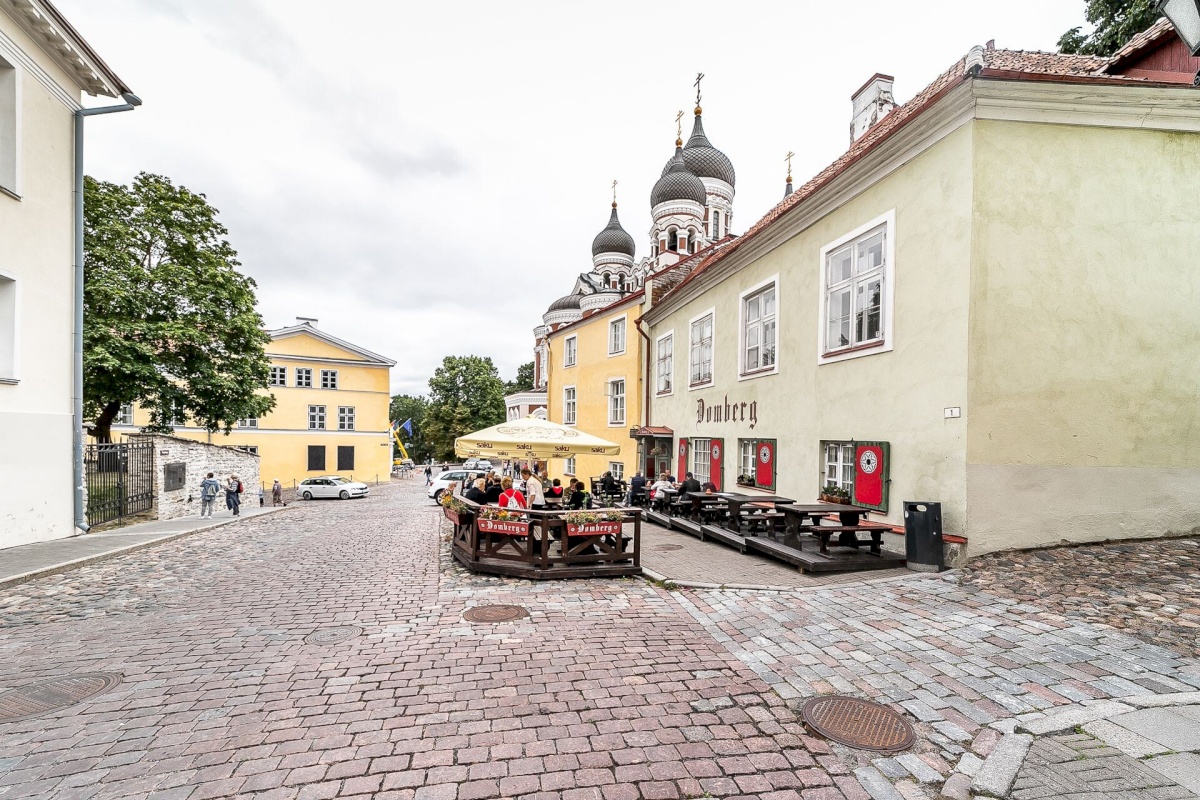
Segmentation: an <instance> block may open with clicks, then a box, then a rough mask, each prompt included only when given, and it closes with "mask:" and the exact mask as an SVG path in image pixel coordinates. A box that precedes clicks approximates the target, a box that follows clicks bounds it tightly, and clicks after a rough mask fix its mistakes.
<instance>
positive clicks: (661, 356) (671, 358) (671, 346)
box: [655, 331, 675, 395]
mask: <svg viewBox="0 0 1200 800" xmlns="http://www.w3.org/2000/svg"><path fill="white" fill-rule="evenodd" d="M655 347H656V348H657V354H656V355H655V365H656V366H655V374H656V376H657V378H656V380H657V383H656V386H657V387H658V389H657V392H656V393H657V394H659V395H668V394H671V392H673V391H674V387H675V333H674V331H672V332H671V333H665V334H663V335H662V336H660V337H658V341H657V342H656V344H655Z"/></svg>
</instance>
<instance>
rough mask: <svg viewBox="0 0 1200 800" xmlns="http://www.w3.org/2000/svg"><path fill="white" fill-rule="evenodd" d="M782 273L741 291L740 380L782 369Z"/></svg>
mask: <svg viewBox="0 0 1200 800" xmlns="http://www.w3.org/2000/svg"><path fill="white" fill-rule="evenodd" d="M778 296H779V276H778V275H775V276H772V277H771V278H770V279H769V280H767V281H765V282H764V283H760V284H758V285H757V286H753V287H751V288H749V289H747V290H746V291H744V292H742V294H741V295H740V297H739V302H740V311H739V315H740V318H741V325H740V328H741V330H740V331H739V333H738V338H739V342H740V349H739V352H738V364H739V366H740V369H739V374H738V380H742V379H744V378H754V377H758V376H759V375H768V374H774V373H776V372H778V371H779V359H778V352H777V345H778V341H779V331H778V326H777V312H778Z"/></svg>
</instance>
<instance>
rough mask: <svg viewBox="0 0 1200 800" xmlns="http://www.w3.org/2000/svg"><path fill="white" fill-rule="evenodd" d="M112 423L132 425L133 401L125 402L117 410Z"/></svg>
mask: <svg viewBox="0 0 1200 800" xmlns="http://www.w3.org/2000/svg"><path fill="white" fill-rule="evenodd" d="M113 424H114V425H132V424H133V403H125V404H124V405H123V406H121V408H120V410H119V411H117V416H116V418H115V419H114V420H113Z"/></svg>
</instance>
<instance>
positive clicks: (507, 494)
mask: <svg viewBox="0 0 1200 800" xmlns="http://www.w3.org/2000/svg"><path fill="white" fill-rule="evenodd" d="M500 485H501V486H502V487H503V489H504V491H502V492H501V493H500V499H499V500H497V501H496V504H497V505H498V506H500V507H501V508H526V507H527V506H526V503H525V495H523V494H521V493H520V492H518V491H517V490H516V489H514V488H513V481H512V478H505V479H504V480H503V481H501V482H500Z"/></svg>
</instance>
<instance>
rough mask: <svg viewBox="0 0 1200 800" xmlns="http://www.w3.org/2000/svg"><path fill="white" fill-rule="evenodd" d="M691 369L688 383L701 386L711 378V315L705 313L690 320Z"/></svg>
mask: <svg viewBox="0 0 1200 800" xmlns="http://www.w3.org/2000/svg"><path fill="white" fill-rule="evenodd" d="M690 364H691V370H690V377H689V379H688V383H689V384H690V385H691V386H703V385H705V384H708V383H712V379H713V370H712V366H713V315H712V314H711V313H708V314H705V315H704V316H703V317H701V318H700V319H697V320H695V321H693V322H692V337H691V358H690Z"/></svg>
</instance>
